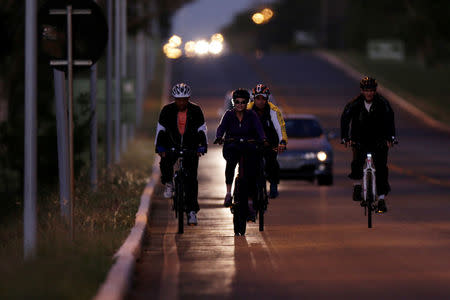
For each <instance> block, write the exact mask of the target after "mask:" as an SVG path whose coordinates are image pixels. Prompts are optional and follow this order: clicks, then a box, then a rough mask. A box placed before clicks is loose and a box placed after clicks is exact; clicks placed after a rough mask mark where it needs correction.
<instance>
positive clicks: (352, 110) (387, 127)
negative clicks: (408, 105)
mask: <svg viewBox="0 0 450 300" xmlns="http://www.w3.org/2000/svg"><path fill="white" fill-rule="evenodd" d="M364 101H365V98H364V96H363V95H359V96H358V97H356V98H355V99H353V100H352V101H350V102H349V103H348V104H347V105H346V106H345V109H344V112H343V113H342V116H341V138H342V139H351V140H353V141H355V142H359V143H362V144H366V145H367V144H369V145H370V144H372V145H373V144H376V143H379V142H382V141H387V140H391V138H392V137H394V136H395V122H394V112H393V110H392V108H391V105H390V104H389V102H388V101H387V100H386V99H385V98H384V97H383V96H381V95H380V94H375V96H374V98H373V100H372V105H371V107H370V110H369V111H367V109H366V107H365V105H364Z"/></svg>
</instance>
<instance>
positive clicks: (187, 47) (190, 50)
mask: <svg viewBox="0 0 450 300" xmlns="http://www.w3.org/2000/svg"><path fill="white" fill-rule="evenodd" d="M184 53H185V54H186V56H187V57H192V56H195V42H194V41H189V42H186V44H184Z"/></svg>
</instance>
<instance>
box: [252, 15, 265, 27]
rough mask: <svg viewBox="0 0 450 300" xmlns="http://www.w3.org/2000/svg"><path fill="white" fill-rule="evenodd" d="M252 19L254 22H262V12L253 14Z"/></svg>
mask: <svg viewBox="0 0 450 300" xmlns="http://www.w3.org/2000/svg"><path fill="white" fill-rule="evenodd" d="M252 20H253V22H255V23H256V24H262V23H263V22H264V15H263V14H262V13H256V14H253V16H252Z"/></svg>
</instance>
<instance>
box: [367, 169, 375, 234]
mask: <svg viewBox="0 0 450 300" xmlns="http://www.w3.org/2000/svg"><path fill="white" fill-rule="evenodd" d="M366 180H367V191H366V193H367V227H368V228H372V212H373V209H372V208H373V201H374V199H373V194H372V173H370V172H369V173H367V177H366Z"/></svg>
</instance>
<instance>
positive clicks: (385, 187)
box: [341, 77, 397, 213]
mask: <svg viewBox="0 0 450 300" xmlns="http://www.w3.org/2000/svg"><path fill="white" fill-rule="evenodd" d="M377 85H378V84H377V81H376V80H375V79H374V78H371V77H364V78H362V79H361V82H360V89H361V94H360V95H359V96H357V97H356V98H354V99H353V100H351V101H350V102H349V103H348V104H347V105H346V106H345V109H344V111H343V113H342V116H341V139H342V140H341V141H342V143H343V144H344V145H345V146H346V147H348V146H352V150H353V161H352V163H351V173H350V174H349V175H348V177H349V178H350V179H353V180H354V181H355V182H354V187H353V200H355V201H361V200H362V195H361V192H362V187H361V179H362V178H363V167H364V162H365V157H366V153H367V152H371V153H373V154H374V164H375V169H376V186H377V194H378V199H379V201H378V212H379V213H385V212H387V207H386V202H385V197H386V195H387V194H388V193H389V191H390V190H391V188H390V186H389V182H388V167H387V159H388V148H390V147H392V145H393V144H394V143H396V142H397V138H396V136H395V123H394V112H393V110H392V108H391V105H390V104H389V102H388V100H386V99H385V98H384V97H383V96H381V95H380V94H378V93H377V91H376V90H377Z"/></svg>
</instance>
